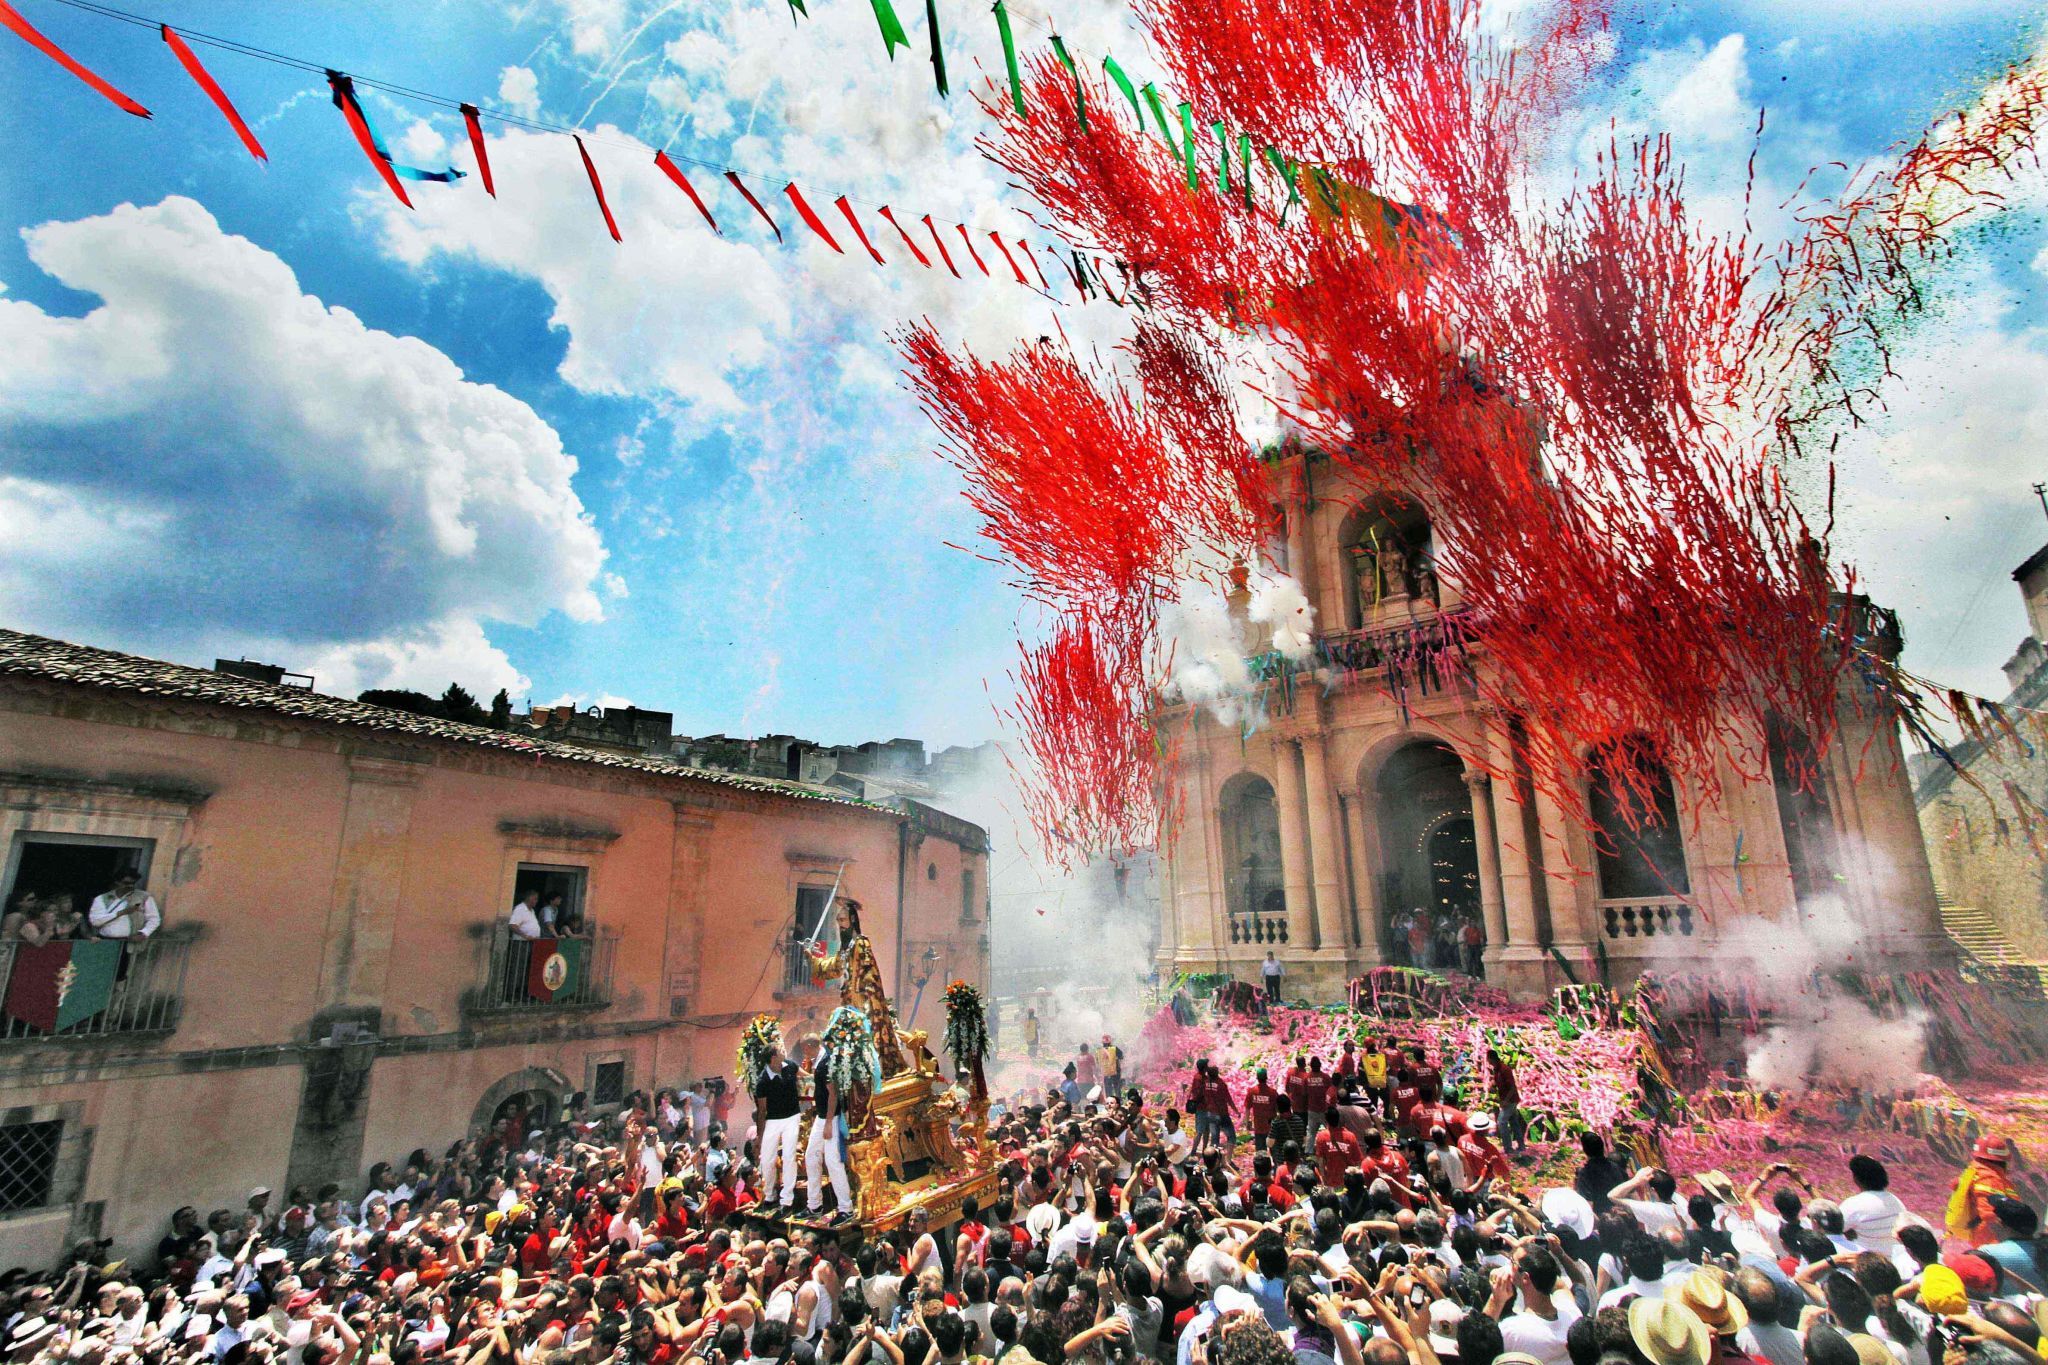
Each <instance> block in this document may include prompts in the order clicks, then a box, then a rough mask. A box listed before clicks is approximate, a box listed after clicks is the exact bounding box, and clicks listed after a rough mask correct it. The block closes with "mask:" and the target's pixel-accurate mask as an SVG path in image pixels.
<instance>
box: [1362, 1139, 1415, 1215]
mask: <svg viewBox="0 0 2048 1365" xmlns="http://www.w3.org/2000/svg"><path fill="white" fill-rule="evenodd" d="M1359 1146H1360V1147H1361V1148H1362V1149H1363V1155H1362V1156H1361V1157H1360V1159H1359V1169H1360V1170H1362V1171H1364V1172H1365V1183H1366V1184H1367V1185H1368V1186H1370V1185H1371V1184H1372V1182H1373V1181H1375V1180H1384V1181H1386V1182H1387V1184H1388V1185H1389V1186H1390V1187H1392V1189H1393V1192H1394V1201H1395V1202H1396V1203H1398V1204H1400V1205H1401V1206H1402V1207H1403V1208H1408V1207H1411V1206H1412V1205H1413V1204H1414V1202H1415V1191H1414V1190H1413V1189H1412V1188H1410V1186H1409V1184H1408V1158H1407V1157H1404V1156H1402V1155H1401V1149H1400V1148H1398V1147H1394V1146H1390V1145H1389V1144H1388V1142H1387V1140H1386V1138H1385V1137H1384V1136H1382V1135H1381V1134H1380V1132H1379V1131H1378V1130H1377V1129H1375V1130H1373V1131H1372V1132H1369V1133H1367V1134H1366V1135H1365V1137H1364V1139H1363V1140H1362V1141H1361V1142H1360V1144H1359Z"/></svg>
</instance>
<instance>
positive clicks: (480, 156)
mask: <svg viewBox="0 0 2048 1365" xmlns="http://www.w3.org/2000/svg"><path fill="white" fill-rule="evenodd" d="M481 113H482V111H481V110H479V109H478V108H477V107H476V106H475V105H474V104H465V105H463V106H462V123H463V126H464V127H466V128H468V129H469V149H470V151H472V152H474V153H475V154H476V173H477V174H478V175H480V176H482V177H483V178H484V193H485V194H488V195H489V196H491V198H493V199H496V198H497V197H498V186H497V184H496V183H495V182H494V181H492V179H491V153H490V150H489V149H488V148H487V147H485V146H484V127H483V123H482V121H481V119H480V118H479V115H480V114H481Z"/></svg>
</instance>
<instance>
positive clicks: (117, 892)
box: [85, 868, 164, 939]
mask: <svg viewBox="0 0 2048 1365" xmlns="http://www.w3.org/2000/svg"><path fill="white" fill-rule="evenodd" d="M141 881H142V879H141V878H140V877H137V876H136V875H135V872H134V870H133V869H131V868H123V869H122V870H121V873H120V875H119V876H117V877H115V878H114V889H113V890H111V891H102V892H101V893H100V894H99V895H97V896H94V897H93V898H92V907H91V908H90V909H88V910H87V911H86V912H85V919H86V923H88V924H90V925H91V926H92V931H93V932H94V933H95V934H98V935H99V936H100V937H101V938H136V939H143V938H148V937H149V936H150V935H151V934H153V933H155V932H156V931H157V929H158V928H160V927H161V926H162V925H163V922H164V917H163V915H162V913H161V912H159V911H158V910H157V908H156V900H155V898H154V897H152V896H151V895H150V894H149V893H148V892H147V891H144V890H142V889H141Z"/></svg>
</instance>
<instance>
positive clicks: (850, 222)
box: [832, 194, 888, 265]
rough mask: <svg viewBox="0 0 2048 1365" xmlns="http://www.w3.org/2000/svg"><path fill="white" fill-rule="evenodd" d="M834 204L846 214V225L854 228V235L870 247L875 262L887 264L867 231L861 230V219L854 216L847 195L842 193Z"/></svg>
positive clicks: (865, 245) (869, 252)
mask: <svg viewBox="0 0 2048 1365" xmlns="http://www.w3.org/2000/svg"><path fill="white" fill-rule="evenodd" d="M832 206H833V207H834V208H836V209H838V210H839V211H840V212H841V213H843V214H845V215H846V225H847V226H848V227H850V228H852V229H853V235H854V236H855V237H858V238H859V239H860V244H861V245H862V246H864V247H866V248H867V249H868V255H870V256H872V257H873V258H874V261H875V264H876V265H887V264H888V262H887V261H885V260H883V259H882V253H881V252H879V251H877V250H875V244H874V243H873V242H871V241H869V240H868V235H867V233H865V232H863V231H861V226H860V219H858V218H856V217H854V216H853V205H852V204H850V203H848V202H847V198H846V196H845V195H843V194H842V195H840V196H839V197H838V198H837V199H834V200H833V201H832Z"/></svg>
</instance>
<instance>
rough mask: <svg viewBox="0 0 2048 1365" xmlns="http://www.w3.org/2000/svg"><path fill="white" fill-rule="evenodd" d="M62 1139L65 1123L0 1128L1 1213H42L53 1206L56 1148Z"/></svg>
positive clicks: (55, 1121)
mask: <svg viewBox="0 0 2048 1365" xmlns="http://www.w3.org/2000/svg"><path fill="white" fill-rule="evenodd" d="M63 1139H64V1121H63V1120H62V1119H51V1120H49V1121H48V1122H45V1123H17V1124H13V1125H11V1126H9V1127H6V1128H0V1213H15V1212H18V1211H20V1210H22V1209H39V1208H42V1207H43V1206H44V1205H46V1204H48V1203H49V1202H50V1182H51V1178H52V1177H53V1176H54V1175H55V1174H56V1171H57V1145H58V1144H59V1143H60V1142H62V1141H63Z"/></svg>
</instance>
